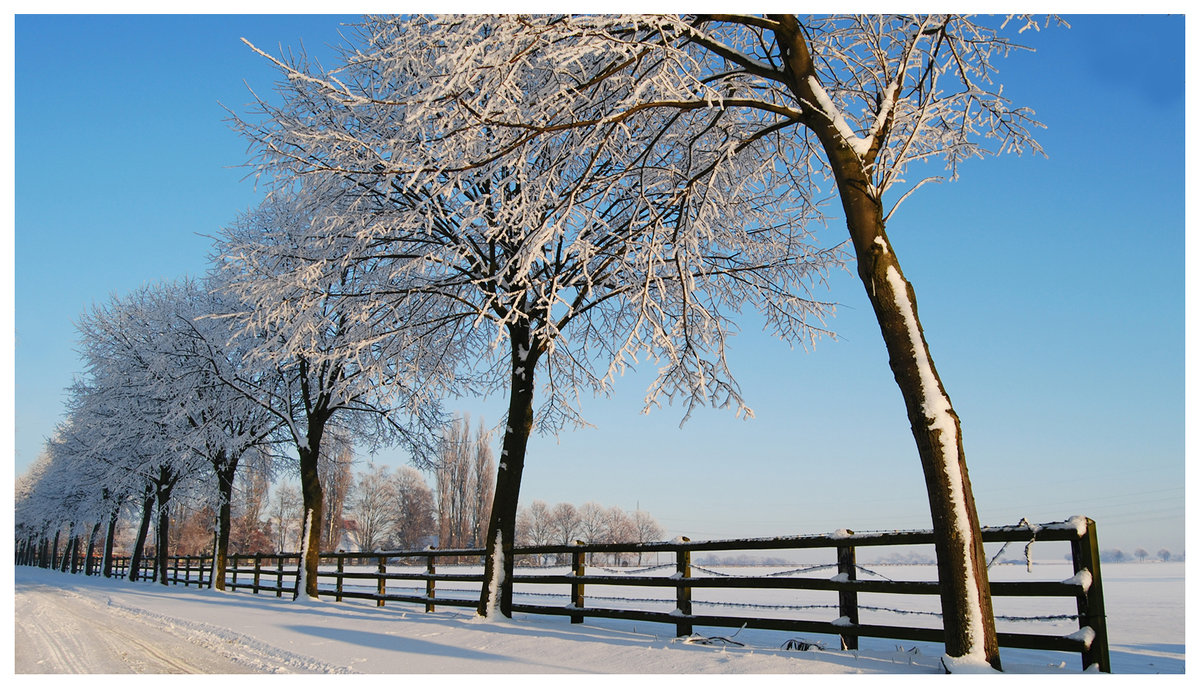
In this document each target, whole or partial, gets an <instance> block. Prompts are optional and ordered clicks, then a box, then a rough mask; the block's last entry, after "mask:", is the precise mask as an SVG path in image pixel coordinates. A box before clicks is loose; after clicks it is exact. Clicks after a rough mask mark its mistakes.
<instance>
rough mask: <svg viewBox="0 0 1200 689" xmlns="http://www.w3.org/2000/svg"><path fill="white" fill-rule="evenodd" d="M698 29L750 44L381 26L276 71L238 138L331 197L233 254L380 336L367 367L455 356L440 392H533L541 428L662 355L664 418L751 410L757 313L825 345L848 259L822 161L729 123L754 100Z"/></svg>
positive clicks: (659, 399) (685, 29)
mask: <svg viewBox="0 0 1200 689" xmlns="http://www.w3.org/2000/svg"><path fill="white" fill-rule="evenodd" d="M481 36H485V37H486V38H485V39H483V40H481ZM700 36H703V37H704V39H703V40H704V42H705V44H706V45H713V46H726V47H727V48H728V49H729V50H734V51H737V50H742V49H744V47H745V45H746V43H745V41H744V40H742V39H737V38H736V37H727V36H723V35H717V34H716V33H712V32H709V30H708V29H707V28H706V27H699V28H697V27H694V26H692V25H691V24H690V23H689V22H688V21H686V20H683V19H680V18H677V17H657V16H644V15H630V16H574V15H571V16H564V17H546V16H534V17H521V16H515V15H503V16H494V15H474V16H466V17H450V16H444V17H405V18H368V19H366V20H364V23H363V24H362V25H361V26H359V27H357V28H356V29H355V32H354V33H353V34H351V36H350V38H351V40H352V41H354V42H355V45H354V46H353V47H352V48H348V49H347V50H346V51H345V53H344V54H343V58H344V64H341V65H338V66H337V67H336V68H335V69H334V70H330V71H328V72H322V71H320V70H318V69H316V68H315V67H310V66H306V65H302V64H296V65H293V64H289V63H284V62H283V61H278V60H277V61H276V64H277V67H279V68H280V69H281V70H283V74H284V76H285V77H287V78H286V79H285V81H283V82H282V83H280V85H279V86H280V96H279V98H278V99H276V100H275V101H273V102H262V103H260V104H259V110H260V113H259V114H260V117H259V118H258V119H255V120H254V121H251V118H250V117H248V116H247V117H242V118H240V120H239V127H240V128H241V130H242V131H243V133H244V134H245V135H246V136H247V137H249V138H250V139H251V141H252V142H253V146H254V150H255V152H256V154H257V156H258V157H257V158H256V163H257V164H258V166H259V169H260V170H261V171H262V172H263V173H265V174H269V175H272V176H274V177H275V178H276V179H278V180H280V181H281V183H289V184H290V183H292V182H294V181H295V180H297V179H304V180H305V182H306V184H308V185H309V186H312V187H314V188H315V189H317V190H318V193H317V194H316V195H315V196H314V198H323V199H327V202H323V203H318V204H313V205H312V208H313V209H314V211H313V213H312V215H313V216H314V217H315V218H316V219H315V220H314V221H312V222H311V223H309V227H307V228H305V227H303V226H300V227H299V229H300V230H301V231H300V232H299V234H295V235H292V236H290V237H289V238H288V241H287V242H286V243H285V244H281V245H280V246H278V247H271V246H268V245H267V244H266V243H265V242H264V243H260V244H259V245H252V246H246V247H245V250H241V251H238V252H234V255H235V256H236V258H235V259H233V260H234V263H236V264H239V265H240V266H242V267H243V268H245V269H246V270H244V271H243V272H244V274H248V275H270V276H272V277H271V278H270V280H269V282H268V281H262V283H261V285H262V289H261V290H260V291H259V292H258V293H257V296H255V303H257V304H260V305H263V306H268V305H269V309H270V310H271V311H272V312H273V313H275V314H278V317H272V320H273V321H274V322H297V323H298V322H300V317H301V316H303V315H304V314H312V315H313V316H316V315H318V314H320V313H321V312H322V311H323V310H330V309H332V310H333V311H334V312H336V313H338V314H341V315H344V318H345V320H344V322H345V323H347V324H355V325H357V324H362V327H363V328H366V327H368V326H377V329H376V330H375V331H374V332H375V334H376V335H375V338H374V339H372V340H370V341H363V342H362V344H361V345H356V346H355V347H354V352H355V355H356V356H359V357H364V358H365V357H369V356H372V355H374V353H376V352H383V353H388V352H393V353H400V352H404V351H407V349H404V348H408V349H413V348H414V347H415V348H416V350H417V351H429V352H433V353H436V354H437V356H430V357H429V358H428V359H427V360H426V361H427V362H429V363H431V364H433V365H436V366H437V367H439V368H438V369H437V370H438V373H437V374H436V375H432V376H430V375H427V374H424V373H422V375H424V376H425V378H427V379H428V380H427V381H424V380H423V381H422V383H423V384H424V386H423V388H422V389H424V390H427V391H428V394H429V396H431V397H437V396H440V395H454V394H461V393H463V392H471V393H474V394H488V393H493V392H499V391H501V390H506V389H508V387H509V386H510V385H511V384H512V382H513V380H519V381H520V382H530V379H531V378H532V379H533V380H534V381H536V383H537V384H538V385H539V388H538V390H537V394H536V395H535V399H536V400H537V402H538V404H539V405H540V406H539V408H537V409H535V423H536V425H537V429H538V430H539V431H548V432H556V431H558V430H560V429H561V428H563V427H566V426H583V425H585V424H586V422H585V421H584V419H583V417H582V411H581V409H580V407H581V400H582V398H583V397H584V395H585V394H586V393H587V392H591V393H592V394H593V395H604V394H608V393H609V392H610V391H611V388H612V385H613V384H614V382H615V378H616V377H617V376H619V375H621V373H622V372H623V371H624V370H625V369H626V368H627V367H629V366H631V365H633V364H634V363H636V362H638V361H645V360H647V359H653V360H654V361H655V362H656V363H657V364H658V376H657V377H656V379H655V380H654V381H653V382H652V383H651V384H650V386H649V389H648V390H647V394H646V408H647V409H649V408H652V407H655V406H658V405H659V404H662V403H672V402H677V403H679V404H680V405H681V406H683V407H684V408H685V412H684V418H685V419H686V418H687V416H688V415H689V414H690V413H691V412H692V411H693V410H694V409H695V408H697V407H700V406H711V407H714V408H725V407H728V408H731V409H732V410H734V412H735V413H737V414H739V415H745V416H749V415H750V414H751V412H750V409H749V406H748V405H747V403H746V402H745V401H744V400H743V399H742V394H741V390H740V388H739V386H738V384H737V381H736V379H735V377H734V375H733V372H732V371H731V370H730V368H729V366H728V362H727V361H726V341H727V339H728V337H729V336H730V335H731V334H732V333H734V332H736V325H735V322H736V321H735V319H736V318H737V316H738V312H739V311H740V310H741V309H745V308H751V309H756V310H758V311H759V312H760V313H762V314H763V315H764V317H765V321H766V325H767V328H768V329H769V330H770V331H771V332H772V333H773V334H775V335H777V336H779V337H781V338H783V339H785V340H787V341H789V342H792V343H795V344H801V345H805V346H808V345H811V344H812V343H814V342H815V341H816V340H817V339H819V338H820V337H822V336H824V335H827V334H828V330H827V327H826V324H825V321H826V319H827V318H828V317H830V316H831V315H832V313H833V305H832V304H831V303H828V302H827V301H823V300H822V299H821V298H819V297H818V296H817V294H818V292H819V290H820V289H822V288H823V287H824V282H825V279H826V276H827V274H828V271H830V270H835V269H838V268H840V267H841V265H842V264H843V262H844V258H845V256H844V252H843V249H842V247H840V246H832V247H831V246H825V245H823V244H822V242H820V241H818V240H817V239H816V238H815V237H814V236H813V235H812V234H811V232H810V230H809V227H808V225H809V222H810V221H811V220H813V219H816V218H819V217H821V215H820V212H819V210H818V208H817V204H816V203H815V202H814V201H813V195H812V193H810V190H808V189H804V188H800V187H798V186H797V182H798V181H800V180H802V179H806V178H807V177H808V176H809V173H808V172H806V171H805V169H804V164H803V163H802V162H801V163H800V164H799V165H798V166H797V167H795V168H794V169H787V166H781V165H779V161H780V158H779V154H778V143H779V142H778V141H775V140H774V139H773V137H770V136H767V135H766V134H765V133H764V128H766V129H768V130H769V129H770V128H771V127H773V126H774V125H775V124H776V118H777V117H778V116H779V113H776V112H763V111H760V110H758V109H755V108H731V107H730V104H731V103H733V102H735V101H734V100H731V99H736V98H738V97H740V96H742V95H747V94H748V93H749V92H748V91H746V90H745V87H744V86H743V85H739V84H736V83H733V82H729V83H726V81H727V80H726V79H717V80H715V81H714V80H712V79H709V78H708V75H709V73H710V72H711V70H712V69H715V68H717V65H715V64H713V63H712V62H711V60H709V59H708V58H707V57H706V56H705V55H704V54H703V53H698V52H696V50H695V49H694V48H689V47H688V45H689V42H690V41H691V40H692V38H696V37H700ZM647 51H650V53H655V52H659V51H662V55H661V56H660V57H661V58H665V59H659V57H654V58H653V59H643V58H645V57H647ZM768 64H769V62H763V63H762V64H761V65H758V68H762V69H765V68H767V65H768ZM614 65H623V67H622V68H618V69H610V67H612V66H614ZM297 71H300V72H303V73H304V77H303V78H300V77H297V75H296V74H295V72H297ZM335 72H336V73H335ZM331 94H335V95H336V98H333V97H331ZM333 101H336V104H334V103H333ZM776 110H778V108H776ZM804 155H807V154H804ZM804 155H802V156H801V159H803V157H804ZM798 162H800V161H798ZM281 264H286V269H285V270H278V269H276V268H275V266H277V265H281ZM259 266H263V268H266V269H262V268H259ZM258 282H259V281H258V280H257V278H256V279H254V280H246V281H243V285H244V289H245V291H247V292H250V291H252V288H253V289H257V288H254V285H253V284H251V283H258ZM329 285H332V288H327V287H326V286H329ZM285 311H286V312H288V313H287V314H285V313H284V312H285ZM285 316H286V317H285ZM310 322H322V321H317V320H311V321H310ZM324 322H328V320H326V321H324ZM321 332H322V331H321V329H319V328H318V329H316V330H303V329H300V328H293V329H290V330H289V331H288V332H286V333H283V338H284V341H285V342H287V343H288V346H289V347H291V346H295V347H302V346H304V343H305V341H310V340H311V338H312V336H313V335H315V334H320V333H321ZM517 332H520V333H521V335H520V338H521V339H520V341H519V344H518V347H517V349H516V350H515V351H514V350H512V349H511V348H509V347H504V346H500V345H501V344H502V341H503V340H504V339H507V338H509V337H510V336H512V337H515V336H514V335H513V333H517ZM416 333H421V336H420V337H418V336H417V335H416ZM430 333H439V334H441V335H442V337H441V339H440V341H438V342H437V343H436V346H435V345H434V344H433V343H426V342H425V338H426V336H427V335H428V334H430ZM509 352H511V357H506V356H505V355H506V353H509ZM505 358H508V359H509V361H507V362H506V361H504V359H505ZM518 362H526V363H528V364H529V365H528V366H527V367H514V366H513V364H516V363H518ZM535 366H536V368H535ZM414 368H415V370H418V371H421V372H424V371H426V369H425V368H423V367H414Z"/></svg>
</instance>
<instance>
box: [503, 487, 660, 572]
mask: <svg viewBox="0 0 1200 689" xmlns="http://www.w3.org/2000/svg"><path fill="white" fill-rule="evenodd" d="M516 528H517V531H516V538H515V541H516V542H517V544H519V545H572V544H574V543H575V542H577V541H583V542H584V543H650V542H653V541H658V540H661V539H662V536H663V530H662V527H661V526H659V524H658V522H657V521H656V520H655V519H654V517H652V516H650V514H649V513H648V512H645V511H643V510H640V509H639V510H635V511H634V512H633V514H629V513H627V512H625V510H622V509H621V508H620V507H604V506H603V505H601V504H600V503H598V502H585V503H583V505H581V506H579V507H576V506H574V505H572V504H570V503H566V502H560V503H557V504H555V505H553V506H551V505H548V504H546V503H545V502H544V501H542V500H534V501H533V502H531V503H530V504H529V506H528V507H525V508H524V509H521V510H519V511H518V512H517V527H516ZM604 555H605V554H603V553H588V563H589V564H595V563H596V562H597V559H599V558H602V557H603V556H604ZM608 555H610V556H611V558H612V560H613V561H614V562H616V563H618V564H628V562H627V561H626V559H625V558H626V556H625V555H623V554H622V553H609V554H608ZM559 564H561V563H559ZM637 564H639V565H640V564H642V553H637Z"/></svg>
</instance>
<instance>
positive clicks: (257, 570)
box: [251, 553, 263, 593]
mask: <svg viewBox="0 0 1200 689" xmlns="http://www.w3.org/2000/svg"><path fill="white" fill-rule="evenodd" d="M262 556H263V554H262V553H255V554H254V588H253V589H251V590H252V591H253V592H254V593H258V587H259V582H260V579H261V577H262Z"/></svg>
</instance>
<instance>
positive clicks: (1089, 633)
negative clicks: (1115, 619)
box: [1067, 627, 1096, 646]
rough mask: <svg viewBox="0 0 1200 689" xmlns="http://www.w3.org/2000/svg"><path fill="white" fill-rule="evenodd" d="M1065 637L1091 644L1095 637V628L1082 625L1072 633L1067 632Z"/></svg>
mask: <svg viewBox="0 0 1200 689" xmlns="http://www.w3.org/2000/svg"><path fill="white" fill-rule="evenodd" d="M1067 638H1068V639H1073V640H1075V641H1082V642H1083V643H1085V644H1087V645H1088V646H1091V645H1092V641H1094V640H1095V639H1096V630H1094V629H1092V628H1091V627H1083V628H1082V629H1080V630H1079V631H1077V632H1075V633H1073V634H1068V635H1067Z"/></svg>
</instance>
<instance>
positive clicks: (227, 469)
mask: <svg viewBox="0 0 1200 689" xmlns="http://www.w3.org/2000/svg"><path fill="white" fill-rule="evenodd" d="M221 457H222V458H224V457H225V453H224V452H222V453H221ZM214 465H215V468H216V474H217V492H218V498H217V500H218V503H219V504H218V507H217V534H216V536H217V537H216V542H215V543H214V544H213V572H212V582H211V586H212V588H215V589H217V590H218V591H224V590H225V559H226V557H227V556H228V554H229V532H230V529H231V523H232V519H231V512H232V505H231V503H232V502H233V476H234V473H235V472H236V471H237V460H236V459H233V460H228V461H226V460H224V459H222V460H221V461H218V462H214Z"/></svg>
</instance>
